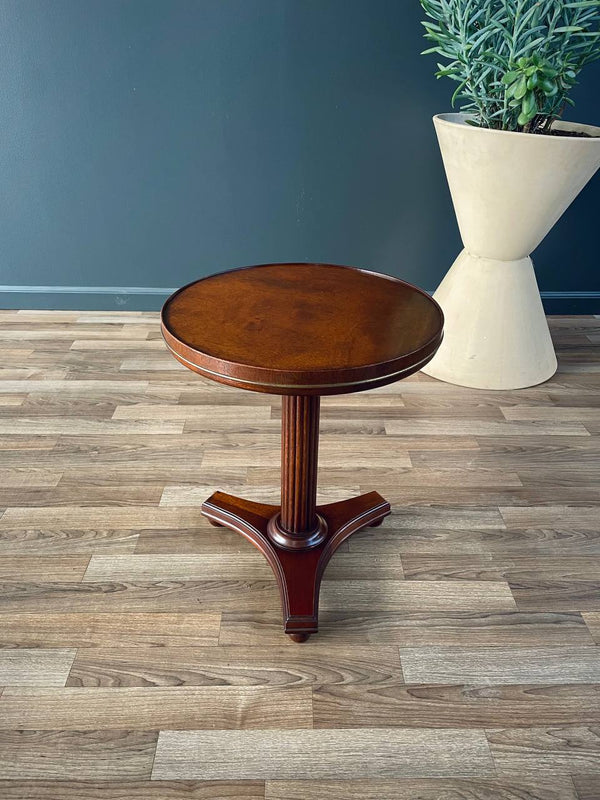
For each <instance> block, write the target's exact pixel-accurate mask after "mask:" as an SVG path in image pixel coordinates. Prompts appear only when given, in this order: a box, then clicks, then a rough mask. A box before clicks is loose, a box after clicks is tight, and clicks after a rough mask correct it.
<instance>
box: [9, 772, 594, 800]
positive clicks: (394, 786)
mask: <svg viewBox="0 0 600 800" xmlns="http://www.w3.org/2000/svg"><path fill="white" fill-rule="evenodd" d="M265 797H266V798H267V800H578V798H577V795H576V794H575V789H574V787H573V782H572V781H571V779H570V778H568V777H565V778H563V779H558V778H556V777H554V778H552V779H550V780H548V779H546V780H545V779H543V778H542V779H539V780H536V779H535V778H533V779H531V778H529V779H527V780H520V779H519V778H518V777H514V778H512V779H511V778H504V779H503V778H422V779H416V780H415V779H412V780H411V779H410V778H401V779H399V780H394V781H391V780H387V781H382V780H376V779H375V780H371V781H369V780H354V781H350V780H347V781H344V780H339V781H311V780H304V781H277V780H273V781H267V782H266V794H265ZM9 800H12V796H11V795H9ZM14 800H17V798H14ZM18 800H20V798H18ZM581 800H596V798H581Z"/></svg>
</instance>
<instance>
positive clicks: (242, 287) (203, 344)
mask: <svg viewBox="0 0 600 800" xmlns="http://www.w3.org/2000/svg"><path fill="white" fill-rule="evenodd" d="M442 331H443V314H442V311H441V309H440V307H439V306H438V305H437V303H436V302H435V301H434V300H432V298H431V297H429V295H427V294H426V293H425V292H423V291H421V290H420V289H417V288H416V287H415V286H411V285H410V284H408V283H405V282H404V281H400V280H398V279H397V278H391V277H389V276H387V275H380V274H378V273H374V272H367V271H365V270H360V269H356V268H354V267H344V266H337V265H330V264H304V263H303V264H264V265H260V266H255V267H245V268H243V269H236V270H231V271H229V272H222V273H219V274H216V275H211V276H209V277H207V278H202V279H201V280H199V281H195V282H194V283H190V284H188V285H187V286H184V287H183V288H182V289H179V291H177V292H175V293H174V294H173V295H172V296H171V297H170V298H169V299H168V300H167V301H166V303H165V305H164V307H163V310H162V332H163V336H164V338H165V341H166V343H167V346H168V347H169V349H170V350H171V352H172V353H173V355H174V356H175V357H176V358H177V359H178V360H179V361H181V362H182V363H183V364H185V366H187V367H188V368H189V369H191V370H193V371H195V372H199V373H200V374H202V375H205V376H207V377H209V378H212V379H213V380H215V381H218V382H220V383H226V384H229V385H233V386H238V387H240V388H243V389H250V390H253V391H258V392H268V393H272V394H319V395H321V394H342V393H347V392H356V391H361V390H363V389H369V388H373V387H375V386H381V385H384V384H386V383H391V382H393V381H396V380H399V379H400V378H403V377H405V376H406V375H409V374H410V373H412V372H415V371H416V370H418V369H420V368H421V367H422V366H424V365H425V364H426V363H427V362H428V361H429V360H430V359H431V358H432V357H433V355H434V354H435V351H436V350H437V348H438V347H439V345H440V342H441V340H442Z"/></svg>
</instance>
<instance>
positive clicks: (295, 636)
mask: <svg viewBox="0 0 600 800" xmlns="http://www.w3.org/2000/svg"><path fill="white" fill-rule="evenodd" d="M288 636H289V637H290V639H291V640H292V642H298V643H300V642H306V641H308V639H310V633H288Z"/></svg>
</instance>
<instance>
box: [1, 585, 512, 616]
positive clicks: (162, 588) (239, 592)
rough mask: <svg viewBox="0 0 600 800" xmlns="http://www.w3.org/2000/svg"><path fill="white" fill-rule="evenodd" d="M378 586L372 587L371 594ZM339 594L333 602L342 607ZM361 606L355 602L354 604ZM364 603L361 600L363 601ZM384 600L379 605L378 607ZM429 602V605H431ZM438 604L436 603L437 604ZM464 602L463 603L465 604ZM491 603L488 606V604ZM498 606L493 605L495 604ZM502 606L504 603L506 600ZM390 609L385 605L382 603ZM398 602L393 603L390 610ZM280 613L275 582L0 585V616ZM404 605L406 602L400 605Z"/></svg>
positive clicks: (343, 600)
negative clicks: (241, 609) (240, 610)
mask: <svg viewBox="0 0 600 800" xmlns="http://www.w3.org/2000/svg"><path fill="white" fill-rule="evenodd" d="M376 588H377V587H374V591H375V590H376ZM349 595H350V592H349V591H348V592H347V593H345V594H344V596H343V597H341V598H340V599H339V600H338V602H339V603H345V602H347V596H349ZM357 601H358V602H360V598H358V599H357ZM362 602H363V603H364V600H363V601H362ZM383 602H384V600H383V599H382V600H381V603H383ZM433 602H434V601H433V600H432V604H433ZM441 602H442V601H441V600H440V601H439V603H441ZM465 602H466V601H465ZM492 602H493V600H492V601H489V603H490V604H491V603H492ZM496 602H498V600H496ZM505 602H506V601H505ZM387 604H388V605H389V604H390V601H387ZM399 604H401V600H398V601H397V602H396V603H395V608H397V607H398V605H399ZM240 605H242V607H245V608H247V609H249V610H261V611H262V610H264V609H270V610H279V608H280V603H279V592H278V589H277V584H276V581H275V579H274V578H273V579H271V580H264V581H263V580H255V581H240V580H238V581H235V580H221V581H214V580H206V581H173V580H166V581H128V582H121V581H96V582H92V581H87V582H82V583H59V582H55V583H18V582H16V581H15V582H11V583H4V584H2V585H0V613H2V612H32V613H35V612H38V611H39V609H40V608H43V609H44V610H45V611H47V612H51V613H55V612H62V613H66V612H69V611H72V612H81V611H84V612H92V613H100V612H104V613H147V612H148V609H149V608H151V609H152V611H153V612H161V613H162V612H169V613H184V612H198V611H200V612H206V611H212V612H215V613H219V612H221V611H223V610H228V611H233V610H235V609H237V608H239V607H240ZM404 605H406V603H404Z"/></svg>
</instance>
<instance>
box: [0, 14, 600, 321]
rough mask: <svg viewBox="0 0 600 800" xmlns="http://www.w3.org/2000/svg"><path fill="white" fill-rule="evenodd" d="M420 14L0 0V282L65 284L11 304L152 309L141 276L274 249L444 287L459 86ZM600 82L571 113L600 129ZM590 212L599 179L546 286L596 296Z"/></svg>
mask: <svg viewBox="0 0 600 800" xmlns="http://www.w3.org/2000/svg"><path fill="white" fill-rule="evenodd" d="M420 18H421V11H420V8H419V4H418V2H417V0H0V62H1V63H0V191H1V197H2V208H1V212H0V284H4V285H10V286H13V287H15V286H22V287H40V286H42V287H43V286H54V287H56V286H60V287H71V293H59V294H51V293H47V292H45V291H44V290H39V291H38V292H37V293H33V294H31V293H28V294H21V293H14V292H13V293H6V292H2V293H0V304H1V305H3V306H5V307H6V306H9V305H10V306H29V307H34V306H37V307H50V308H51V307H56V308H59V307H63V308H65V307H80V308H85V307H96V308H111V307H113V308H114V307H116V306H124V307H126V308H150V307H157V306H158V304H159V302H160V299H161V298H160V296H159V294H154V295H152V294H146V293H145V291H146V289H147V288H148V287H149V288H151V289H152V288H154V289H155V290H156V289H159V290H160V289H161V288H164V287H175V286H179V285H180V284H183V283H186V282H188V281H190V280H192V279H193V278H195V277H198V276H201V275H205V274H208V273H210V272H214V271H218V270H222V269H226V268H229V267H232V266H239V265H243V264H251V263H260V262H266V261H282V260H283V261H290V260H315V261H329V262H337V263H348V264H355V265H359V266H365V267H367V266H368V267H371V268H373V269H376V270H380V271H382V272H388V273H391V274H394V275H399V276H402V277H404V278H407V279H408V280H410V281H413V282H415V283H417V284H418V285H420V286H423V287H425V288H427V289H434V288H435V286H436V285H437V283H438V282H439V280H440V278H441V277H442V275H443V274H444V272H445V271H446V269H447V268H448V266H449V265H450V263H451V262H452V260H453V259H454V257H455V255H456V253H457V252H458V250H459V247H460V240H459V237H458V232H457V229H456V225H455V221H454V216H453V212H452V208H451V204H450V199H449V194H448V190H447V188H446V185H445V180H444V176H443V171H442V165H441V161H440V158H439V155H438V150H437V145H436V142H435V137H434V134H433V129H432V125H431V116H432V115H433V114H434V113H436V112H439V111H445V110H448V107H449V93H450V89H451V84H449V83H446V82H442V81H436V80H435V79H434V78H433V76H432V74H433V70H434V67H435V60H434V59H432V58H431V57H427V58H426V57H419V55H418V53H419V51H420V50H421V49H422V48H423V47H424V44H423V41H422V39H421V29H420V25H419V20H420ZM599 79H600V67H598V66H597V65H595V66H593V67H591V68H589V69H588V72H587V74H586V75H585V76H584V82H583V83H582V84H581V85H580V86H579V87H578V88H577V91H576V93H575V100H576V101H577V107H576V109H574V110H573V111H572V112H571V117H572V118H573V119H577V120H579V121H583V122H589V123H597V124H598V123H600V108H599V107H598V84H599ZM531 199H532V202H535V187H532V197H531ZM599 213H600V177H599V176H596V178H595V179H594V180H593V182H592V184H590V185H589V186H588V187H587V189H586V190H585V191H584V192H583V193H582V195H581V196H580V198H579V199H578V200H577V201H576V202H575V203H574V205H573V206H572V208H571V209H570V210H569V211H568V212H567V214H566V215H565V217H564V218H563V219H562V221H561V222H560V223H559V224H558V225H557V227H556V229H555V230H554V231H553V232H552V233H551V234H550V236H549V237H548V238H547V240H546V242H545V243H544V244H543V245H542V246H541V247H540V248H539V251H538V252H537V254H536V255H537V259H536V263H537V267H538V278H539V283H540V288H541V289H542V290H545V291H549V292H561V293H564V292H598V290H599V289H600V281H599V279H598V274H599V259H598V219H599ZM73 287H75V289H73ZM77 287H83V288H82V289H81V292H82V293H78V290H77ZM86 287H109V288H108V289H107V290H106V291H107V293H106V294H100V295H89V294H88V293H87V292H86ZM110 287H138V288H139V289H141V290H143V291H142V292H141V293H125V292H124V291H123V290H122V289H114V290H111V288H110ZM598 296H599V297H600V294H598ZM584 305H585V308H584ZM569 307H570V306H569V304H568V303H565V302H563V303H562V304H561V305H560V306H556V304H555V306H554V310H556V309H557V308H559V310H568V308H569ZM578 307H579V308H581V310H591V308H592V306H591V305H590V303H589V302H588V303H587V305H586V304H580V305H579V306H578ZM595 310H596V311H597V312H599V311H600V308H599V307H598V306H596V308H595Z"/></svg>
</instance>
